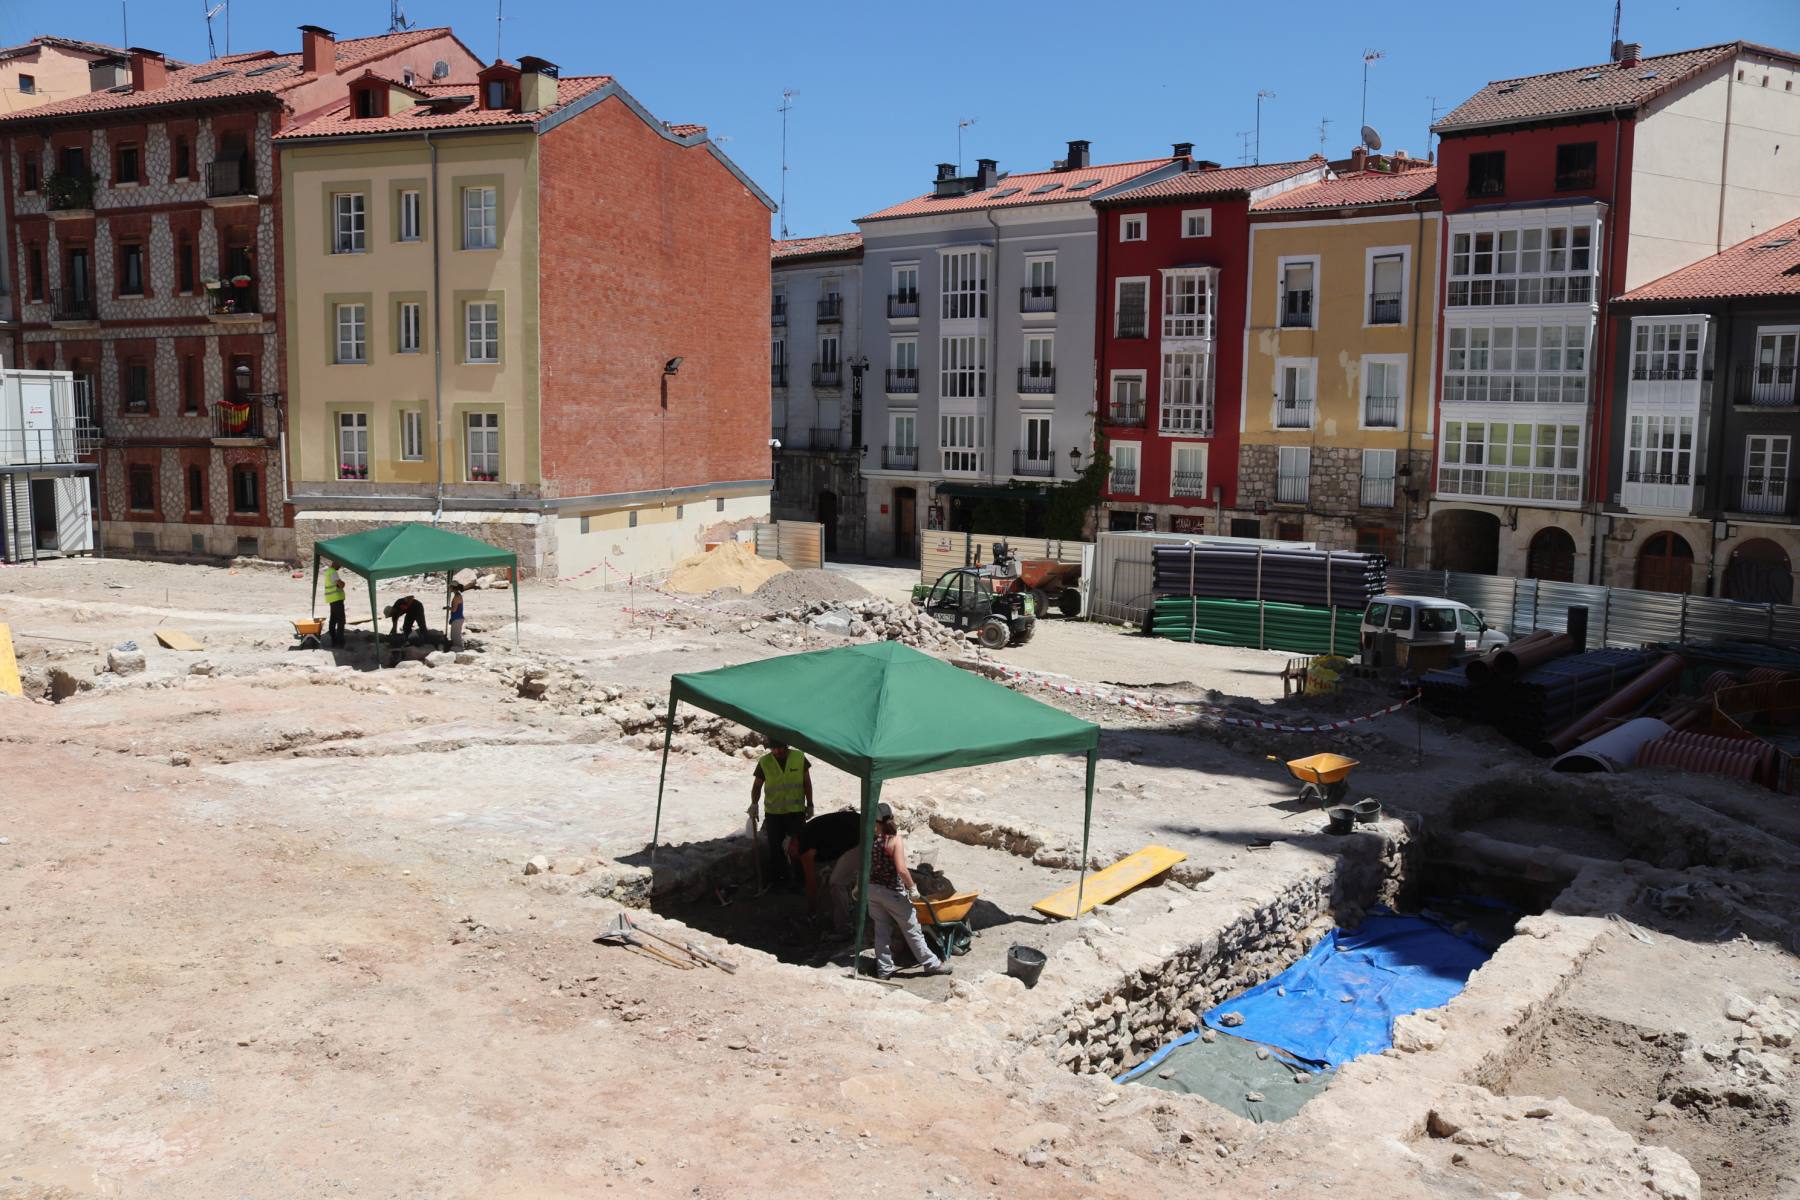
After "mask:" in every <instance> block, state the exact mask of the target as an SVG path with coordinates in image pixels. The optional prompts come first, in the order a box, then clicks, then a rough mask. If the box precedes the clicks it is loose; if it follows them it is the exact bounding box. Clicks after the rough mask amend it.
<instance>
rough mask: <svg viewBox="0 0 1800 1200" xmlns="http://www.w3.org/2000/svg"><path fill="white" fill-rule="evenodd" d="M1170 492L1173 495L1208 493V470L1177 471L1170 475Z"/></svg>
mask: <svg viewBox="0 0 1800 1200" xmlns="http://www.w3.org/2000/svg"><path fill="white" fill-rule="evenodd" d="M1169 494H1170V495H1171V496H1204V495H1206V472H1204V471H1176V472H1175V473H1174V474H1172V475H1171V476H1170V477H1169Z"/></svg>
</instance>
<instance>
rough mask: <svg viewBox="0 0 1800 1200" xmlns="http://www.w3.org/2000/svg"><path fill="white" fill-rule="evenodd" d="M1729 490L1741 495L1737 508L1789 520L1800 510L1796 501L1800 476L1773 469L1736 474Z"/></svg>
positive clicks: (1737, 509)
mask: <svg viewBox="0 0 1800 1200" xmlns="http://www.w3.org/2000/svg"><path fill="white" fill-rule="evenodd" d="M1725 494H1726V495H1727V496H1728V497H1730V496H1735V497H1736V498H1737V504H1736V507H1735V508H1733V509H1732V511H1733V512H1740V513H1749V514H1753V515H1755V516H1758V517H1774V518H1776V519H1780V520H1788V521H1791V520H1793V519H1794V517H1795V515H1796V513H1797V512H1800V505H1797V504H1796V501H1800V476H1795V475H1782V474H1775V473H1772V472H1769V471H1751V472H1748V473H1746V474H1743V475H1734V476H1733V477H1732V479H1731V482H1730V484H1729V486H1728V488H1727V490H1726V492H1725ZM1727 503H1730V501H1729V500H1727Z"/></svg>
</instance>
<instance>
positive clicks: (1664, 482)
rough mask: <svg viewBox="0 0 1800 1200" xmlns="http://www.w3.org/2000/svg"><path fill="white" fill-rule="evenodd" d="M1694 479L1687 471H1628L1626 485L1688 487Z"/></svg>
mask: <svg viewBox="0 0 1800 1200" xmlns="http://www.w3.org/2000/svg"><path fill="white" fill-rule="evenodd" d="M1693 481H1694V477H1693V476H1692V475H1691V474H1689V473H1688V472H1686V471H1626V472H1625V482H1626V483H1642V484H1651V485H1659V486H1663V487H1686V486H1687V485H1688V484H1690V483H1692V482H1693Z"/></svg>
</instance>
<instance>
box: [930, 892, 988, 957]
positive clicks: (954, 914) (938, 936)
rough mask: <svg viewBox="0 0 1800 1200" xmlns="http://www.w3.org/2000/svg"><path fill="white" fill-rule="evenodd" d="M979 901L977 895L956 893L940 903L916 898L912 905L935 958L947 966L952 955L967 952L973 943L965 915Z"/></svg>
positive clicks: (977, 893) (978, 894)
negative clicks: (934, 951) (936, 954)
mask: <svg viewBox="0 0 1800 1200" xmlns="http://www.w3.org/2000/svg"><path fill="white" fill-rule="evenodd" d="M980 898H981V893H980V892H956V893H955V894H953V895H949V896H945V897H944V898H943V899H942V900H933V899H931V898H929V897H926V896H920V897H919V898H918V899H917V900H914V901H913V911H914V912H916V913H917V914H918V916H919V926H920V928H921V930H922V931H923V932H924V934H925V936H926V938H927V939H929V940H930V941H931V943H932V948H933V949H934V950H936V951H937V953H938V957H939V958H941V959H944V960H945V961H946V962H948V961H949V959H950V956H951V955H952V954H967V953H968V952H969V944H970V943H971V942H973V941H974V940H975V931H974V930H973V929H971V928H970V927H969V913H970V912H971V911H973V910H974V908H975V901H977V900H979V899H980Z"/></svg>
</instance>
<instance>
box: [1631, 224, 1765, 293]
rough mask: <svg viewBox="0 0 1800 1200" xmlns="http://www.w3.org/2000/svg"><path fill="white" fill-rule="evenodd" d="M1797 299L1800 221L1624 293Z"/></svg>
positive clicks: (1758, 236)
mask: <svg viewBox="0 0 1800 1200" xmlns="http://www.w3.org/2000/svg"><path fill="white" fill-rule="evenodd" d="M1737 296H1800V217H1795V218H1794V219H1793V220H1791V221H1787V222H1785V223H1783V224H1780V225H1777V226H1775V228H1773V229H1770V230H1768V231H1767V232H1765V233H1759V234H1757V235H1756V236H1755V237H1753V238H1748V239H1746V240H1745V241H1741V242H1739V243H1738V244H1737V245H1735V246H1732V247H1730V248H1729V249H1726V250H1722V251H1720V252H1719V253H1718V254H1715V255H1713V256H1712V257H1710V258H1703V259H1701V260H1700V261H1699V262H1697V263H1693V264H1691V265H1689V266H1685V267H1683V268H1681V270H1679V271H1674V272H1671V273H1670V274H1668V275H1664V276H1663V277H1662V278H1661V279H1655V280H1652V281H1651V282H1649V283H1646V284H1644V285H1643V286H1642V287H1638V288H1634V289H1632V290H1631V291H1629V292H1626V293H1625V294H1624V295H1623V296H1620V297H1619V299H1620V301H1622V302H1627V303H1628V302H1630V301H1634V300H1728V299H1731V298H1733V297H1737Z"/></svg>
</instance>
